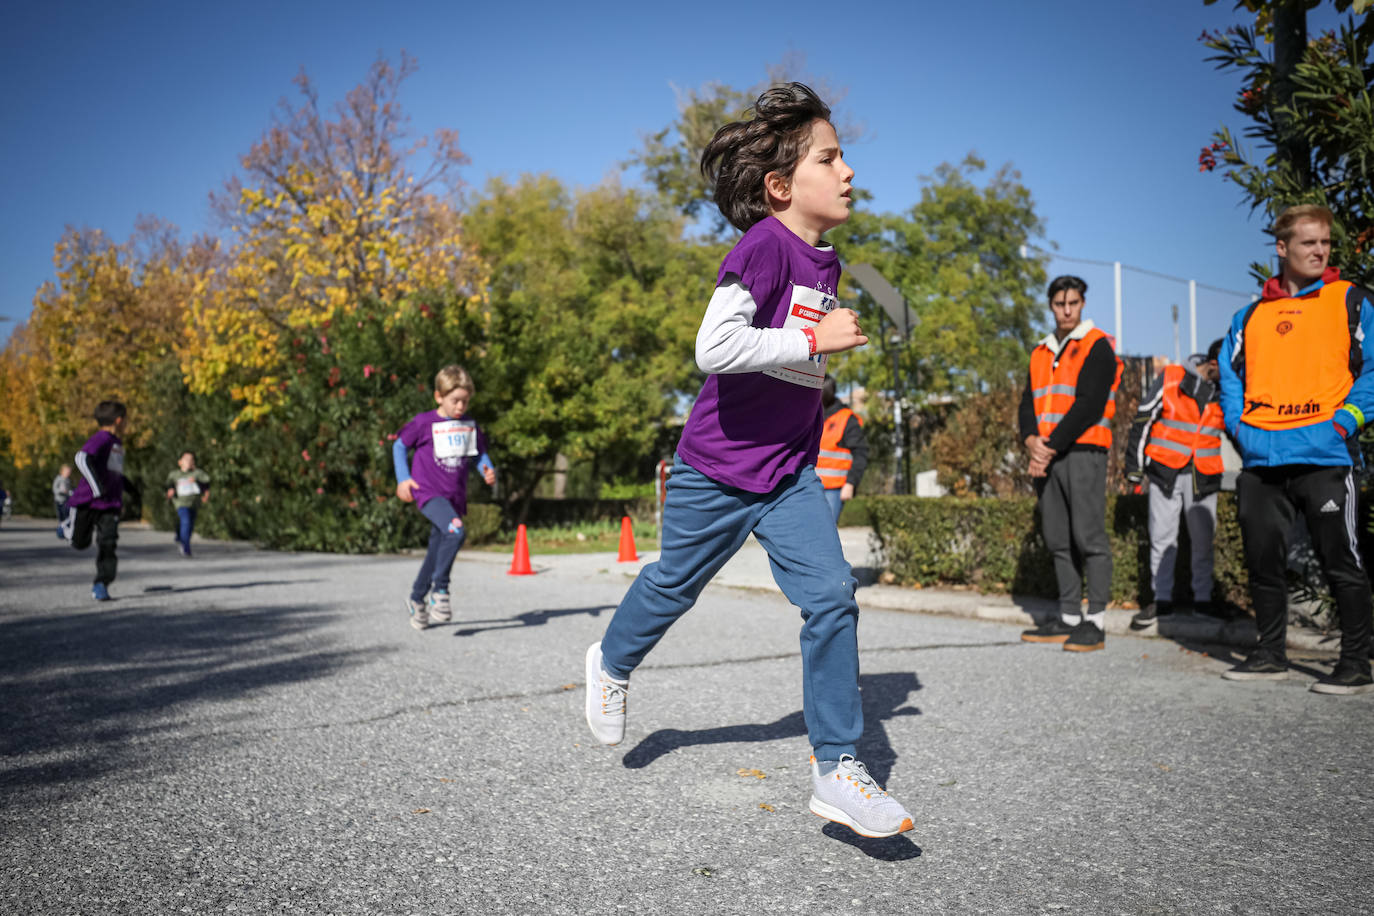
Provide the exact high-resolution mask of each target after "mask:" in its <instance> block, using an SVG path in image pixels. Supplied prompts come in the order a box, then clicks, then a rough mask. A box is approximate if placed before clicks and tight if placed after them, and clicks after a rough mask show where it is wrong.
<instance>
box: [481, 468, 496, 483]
mask: <svg viewBox="0 0 1374 916" xmlns="http://www.w3.org/2000/svg"><path fill="white" fill-rule="evenodd" d="M482 479H483V480H485V481H486V482H487V486H489V487H494V486H496V468H494V467H492V466H491V465H487V466H486V467H484V468H482Z"/></svg>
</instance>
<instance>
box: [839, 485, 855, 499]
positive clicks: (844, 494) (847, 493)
mask: <svg viewBox="0 0 1374 916" xmlns="http://www.w3.org/2000/svg"><path fill="white" fill-rule="evenodd" d="M853 498H854V485H853V484H852V483H846V484H845V485H844V486H842V487H840V502H842V503H847V502H849V501H850V500H851V499H853Z"/></svg>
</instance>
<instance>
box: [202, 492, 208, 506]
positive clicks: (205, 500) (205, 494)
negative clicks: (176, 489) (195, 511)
mask: <svg viewBox="0 0 1374 916" xmlns="http://www.w3.org/2000/svg"><path fill="white" fill-rule="evenodd" d="M209 501H210V491H209V490H206V491H205V492H204V493H202V494H200V504H201V505H202V506H203V505H205V504H206V503H208V502H209Z"/></svg>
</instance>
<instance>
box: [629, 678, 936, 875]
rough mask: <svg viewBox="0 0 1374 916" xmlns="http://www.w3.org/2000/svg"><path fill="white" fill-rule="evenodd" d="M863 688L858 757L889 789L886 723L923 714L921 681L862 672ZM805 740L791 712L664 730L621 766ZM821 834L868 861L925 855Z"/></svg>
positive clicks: (834, 830)
mask: <svg viewBox="0 0 1374 916" xmlns="http://www.w3.org/2000/svg"><path fill="white" fill-rule="evenodd" d="M859 689H860V690H861V691H862V695H863V711H864V734H863V737H861V738H860V739H859V741H858V743H857V744H856V745H855V748H854V750H855V751H856V756H857V757H858V758H859V759H860V760H861V761H863V763H864V765H865V766H866V767H867V768H868V772H869V775H870V776H872V777H873V778H874V779H875V780H877V782H878V785H886V784H887V780H888V777H889V776H890V775H891V774H892V765H893V764H894V763H896V762H897V752H896V751H895V750H893V748H892V742H891V741H890V740H889V739H888V736H887V729H886V728H884V727H883V725H882V723H883V722H886V721H887V720H889V719H895V718H897V717H898V716H919V715H920V714H921V710H920V709H919V708H917V707H915V706H908V705H907V699H908V698H909V697H910V696H911V694H913V693H915V692H916V691H918V690H920V689H921V681H920V679H918V678H917V677H916V675H915V673H914V672H910V671H898V672H892V673H890V674H862V675H860V676H859ZM799 737H800V738H804V737H806V722H805V720H804V718H803V716H802V713H801V712H794V713H790V714H788V715H786V716H783V717H782V718H781V719H778V720H777V721H776V722H767V723H763V724H754V725H725V726H721V727H719V728H707V729H701V730H698V731H680V730H678V729H674V728H667V729H661V730H659V731H656V732H654V733H653V734H651V735H649V736H648V737H647V738H645V739H644V740H643V741H641V742H639V744H637V745H635V747H634V749H632V750H631V751H630V752H629V753H628V754H626V755H625V757H624V759H623V760H622V763H623V764H624V766H625V767H626V768H627V769H631V770H636V769H642V768H643V767H647V766H648V765H649V764H651V763H653V762H654V761H656V760H658V759H659V758H660V757H663V756H666V755H668V754H671V753H672V752H673V751H675V750H677V749H678V748H680V747H693V746H696V745H702V744H731V743H735V742H741V743H753V742H756V741H776V740H779V739H782V738H799ZM821 833H823V834H825V836H827V837H829V838H830V839H832V840H838V841H840V842H842V843H847V844H849V845H850V846H853V847H854V848H855V849H857V850H859V851H860V852H862V853H863V854H864V855H866V856H868V857H869V858H873V859H879V860H881V861H884V862H902V861H906V860H908V859H915V858H917V857H918V856H920V855H921V847H919V846H917V845H916V844H915V843H913V842H911V840H909V839H907V838H906V837H904V836H902V835H900V834H899V835H897V836H891V837H884V838H882V839H871V838H869V837H864V836H859V835H858V834H857V833H855V832H853V831H852V830H850V829H849V828H848V827H845V826H843V825H841V824H836V823H833V822H831V823H827V824H826V825H825V826H824V827H822V828H821Z"/></svg>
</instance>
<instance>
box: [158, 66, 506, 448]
mask: <svg viewBox="0 0 1374 916" xmlns="http://www.w3.org/2000/svg"><path fill="white" fill-rule="evenodd" d="M414 69H415V64H414V61H413V59H411V58H409V57H405V56H403V57H402V59H401V62H400V65H399V66H397V67H393V66H391V65H390V64H388V63H387V62H386V61H385V60H378V61H377V62H376V63H375V64H373V66H372V68H371V69H370V71H369V72H368V76H367V79H366V80H365V81H364V82H363V83H362V84H361V85H359V86H357V87H356V88H354V89H353V90H352V91H351V92H349V93H348V95H347V96H346V97H345V99H344V101H343V102H342V103H340V104H338V105H337V106H335V109H334V112H333V115H334V116H333V117H332V118H328V117H326V115H325V113H324V112H322V110H321V107H320V100H319V96H318V93H317V91H316V89H315V87H314V85H313V84H312V83H311V82H310V80H309V78H308V77H306V76H305V74H304V73H302V74H301V75H300V76H298V77H297V79H296V85H297V87H298V88H299V90H300V93H301V96H302V101H301V102H300V103H299V104H297V105H292V104H290V103H289V102H286V101H285V100H283V102H282V104H281V108H280V110H279V112H278V113H277V115H276V116H275V117H274V121H273V123H272V125H271V126H270V127H269V128H268V130H267V132H266V133H265V134H264V135H263V136H262V138H261V139H260V140H259V141H258V142H257V143H255V144H253V146H252V148H251V149H250V150H249V152H248V154H247V155H245V156H244V157H243V160H242V165H243V170H244V175H243V176H242V177H240V178H235V179H233V180H231V181H230V182H229V184H228V185H227V186H226V189H225V192H224V194H223V195H217V196H214V198H213V202H214V204H215V206H216V208H217V209H218V211H219V212H220V214H221V216H222V217H223V218H224V220H225V222H226V224H227V226H228V228H229V230H230V232H231V240H230V242H229V245H230V247H229V250H228V252H227V258H226V264H225V265H224V266H222V267H220V268H216V269H213V270H210V271H207V272H206V273H205V274H204V275H203V276H202V277H200V278H199V280H198V282H197V285H196V288H195V290H194V294H193V295H192V297H191V302H190V314H189V315H188V328H189V329H190V338H189V341H188V346H187V347H186V349H185V351H184V352H183V354H182V369H183V372H184V374H185V377H186V381H187V383H188V385H189V387H190V389H191V391H192V392H193V393H196V394H207V393H210V392H216V391H225V390H227V391H228V393H229V394H230V396H231V397H232V398H233V399H234V401H235V402H236V403H237V404H238V405H240V412H239V414H238V418H237V420H236V421H235V422H236V424H237V423H239V422H242V421H246V420H253V419H256V418H258V417H261V416H263V415H264V414H266V413H268V412H269V411H270V410H271V409H272V407H273V406H274V404H276V403H278V401H279V399H280V392H281V390H282V382H283V381H285V380H286V378H287V375H288V371H289V370H288V367H287V365H286V361H287V359H288V358H289V355H288V353H287V348H286V347H284V346H283V342H284V341H285V340H288V339H291V338H294V337H297V336H299V335H301V334H302V333H305V334H309V333H313V332H316V331H317V330H318V329H319V328H321V327H322V326H323V325H324V323H325V322H327V321H330V320H331V319H336V318H338V319H342V318H345V317H348V316H351V315H352V314H353V313H354V312H355V311H357V310H358V309H359V308H362V307H363V306H362V303H364V302H369V303H373V305H371V306H369V307H371V308H381V309H382V310H384V311H385V312H386V313H388V314H390V315H391V316H392V317H393V318H394V317H399V314H400V312H401V311H402V310H404V309H406V308H409V307H410V306H409V305H407V302H408V297H410V296H412V295H413V294H414V293H416V292H419V291H422V290H428V291H441V292H443V293H445V294H446V296H447V297H448V299H449V301H455V299H456V300H457V301H460V302H462V303H464V305H462V306H460V307H472V306H474V305H475V304H476V302H477V301H478V298H479V296H480V289H481V283H482V279H483V278H482V275H481V270H480V265H479V264H478V262H477V261H476V260H475V259H474V258H472V257H471V256H470V255H468V254H467V252H466V251H465V248H464V245H463V238H462V235H461V232H460V228H459V220H458V215H457V211H456V209H455V206H454V203H453V197H454V192H456V190H457V187H458V184H459V182H458V176H457V169H458V168H459V166H461V165H462V164H463V163H464V162H465V161H466V158H465V157H464V155H463V153H462V151H461V150H460V149H459V147H458V139H457V134H456V133H455V132H454V131H451V130H440V131H438V132H436V133H435V134H434V135H433V136H432V137H429V138H421V139H419V140H418V141H415V142H410V141H409V140H408V123H409V119H408V118H407V117H406V115H405V114H404V113H403V112H402V110H401V107H400V104H399V102H398V101H397V97H398V94H399V90H400V87H401V84H402V82H403V81H404V80H405V79H406V77H407V76H409V75H410V74H411V73H412V72H413V71H414ZM422 155H423V156H424V157H427V161H426V162H425V164H424V166H423V168H422V169H421V170H420V171H418V172H416V171H412V169H411V165H410V164H411V163H412V162H413V161H417V160H420V159H421V158H422Z"/></svg>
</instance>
